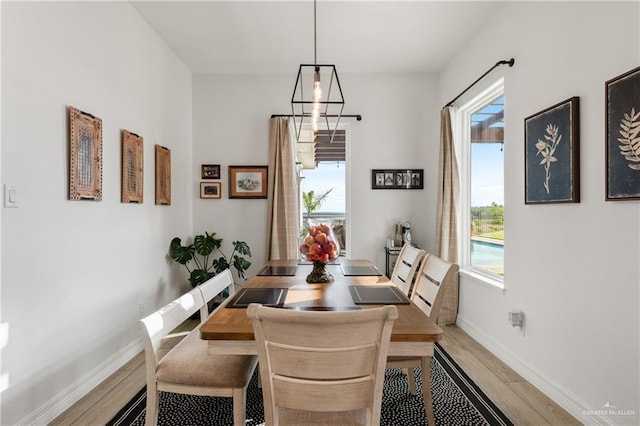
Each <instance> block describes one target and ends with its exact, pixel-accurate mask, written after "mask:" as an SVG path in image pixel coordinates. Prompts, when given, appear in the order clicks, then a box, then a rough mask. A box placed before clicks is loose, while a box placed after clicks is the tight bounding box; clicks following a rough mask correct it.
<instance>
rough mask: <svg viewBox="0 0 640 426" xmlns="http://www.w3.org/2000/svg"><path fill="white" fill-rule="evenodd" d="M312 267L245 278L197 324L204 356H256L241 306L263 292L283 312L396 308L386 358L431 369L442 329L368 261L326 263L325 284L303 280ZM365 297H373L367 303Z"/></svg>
mask: <svg viewBox="0 0 640 426" xmlns="http://www.w3.org/2000/svg"><path fill="white" fill-rule="evenodd" d="M312 267H313V264H311V263H308V262H303V261H300V260H298V259H290V260H271V261H269V262H268V263H267V264H266V265H265V267H264V268H263V269H262V270H261V271H260V272H259V273H258V275H255V276H253V277H251V278H250V279H248V280H247V281H246V282H245V283H244V285H243V286H242V288H241V289H240V290H239V291H238V292H237V293H236V294H235V295H232V296H231V297H229V298H228V299H227V300H226V301H225V302H223V303H222V304H221V306H219V307H218V308H217V310H216V311H215V312H214V313H213V314H212V315H211V316H210V317H209V318H208V319H207V320H206V321H205V322H204V323H203V324H202V325H201V326H200V337H201V338H202V339H205V340H207V341H208V346H209V353H211V354H238V355H256V354H257V346H256V343H255V338H254V334H253V326H252V324H251V321H250V320H249V318H248V317H247V313H246V306H247V305H248V302H253V301H260V300H259V299H260V298H261V297H263V296H264V295H265V294H267V295H269V296H270V297H273V300H269V301H270V302H273V305H272V306H276V307H280V308H283V309H297V310H314V311H318V310H320V311H344V310H352V309H366V308H369V307H375V306H380V305H383V304H395V305H396V307H397V309H398V319H397V320H396V321H395V322H394V324H393V329H392V332H391V342H390V345H389V352H388V355H389V356H406V357H413V358H421V359H422V360H423V362H422V368H423V369H424V368H427V369H428V368H430V367H429V362H430V359H431V357H433V353H434V343H435V342H437V341H440V340H441V339H442V329H441V328H440V327H438V325H437V324H436V323H435V322H434V321H433V320H431V318H429V316H427V315H426V314H425V313H424V312H423V311H422V310H421V309H420V308H419V307H418V306H417V305H415V304H414V303H413V302H412V301H411V300H409V299H408V298H406V297H403V295H402V294H401V292H399V291H397V290H399V289H398V288H397V287H395V286H394V285H393V283H392V281H391V280H390V279H389V278H388V277H387V276H385V275H384V274H382V273H380V272H379V271H378V269H377V268H376V267H375V265H374V264H373V263H372V262H371V261H369V260H366V259H344V258H339V261H338V262H332V263H329V264H327V269H328V271H329V272H330V273H331V275H332V276H333V282H330V283H326V284H310V283H307V282H306V277H307V275H308V274H309V273H310V272H311V270H312ZM349 269H351V270H349ZM345 271H347V272H346V273H345ZM251 289H262V290H251ZM390 290H393V291H390ZM371 291H373V293H371ZM376 291H377V293H376ZM383 291H385V292H388V293H389V294H387V293H382V292H383ZM252 292H253V293H256V294H257V295H258V298H257V299H255V300H253V299H251V296H250V295H251V294H252ZM398 293H400V294H398ZM367 294H371V295H372V297H370V298H369V299H367V297H368V296H367ZM238 296H240V297H238ZM360 296H362V297H360ZM243 299H244V300H243ZM386 299H389V300H386ZM265 300H266V299H265ZM240 302H242V303H240ZM264 304H266V305H268V303H264ZM423 377H425V376H424V375H423ZM426 377H427V378H428V374H427V376H426ZM423 395H424V398H425V406H426V407H427V408H426V411H427V418H428V423H429V424H430V425H431V424H434V421H433V408H432V404H431V392H430V391H429V390H428V389H424V386H423ZM427 399H428V400H427Z"/></svg>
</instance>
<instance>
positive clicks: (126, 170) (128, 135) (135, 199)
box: [121, 130, 144, 204]
mask: <svg viewBox="0 0 640 426" xmlns="http://www.w3.org/2000/svg"><path fill="white" fill-rule="evenodd" d="M143 154H144V153H143V149H142V137H141V136H138V135H136V134H135V133H133V132H130V131H128V130H122V152H121V157H122V158H121V162H122V164H121V169H122V194H121V202H123V203H138V204H142V197H143V191H142V189H143V179H144V174H143V172H144V170H143V165H144V162H143Z"/></svg>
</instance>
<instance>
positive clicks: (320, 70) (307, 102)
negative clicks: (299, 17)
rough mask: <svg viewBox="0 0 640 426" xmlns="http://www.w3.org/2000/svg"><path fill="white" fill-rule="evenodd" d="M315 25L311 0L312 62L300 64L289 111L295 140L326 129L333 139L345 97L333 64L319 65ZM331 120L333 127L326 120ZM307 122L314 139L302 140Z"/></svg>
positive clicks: (314, 10)
mask: <svg viewBox="0 0 640 426" xmlns="http://www.w3.org/2000/svg"><path fill="white" fill-rule="evenodd" d="M317 54H318V45H317V28H316V0H313V64H301V65H300V67H299V69H298V77H297V78H296V85H295V87H294V89H293V95H292V96H291V112H292V115H293V123H294V127H295V133H296V140H297V141H298V142H313V141H315V137H316V135H317V134H318V132H319V131H320V130H326V131H327V132H328V134H329V141H330V142H333V137H334V136H335V133H336V130H337V128H338V123H339V122H340V117H341V116H342V109H343V108H344V97H343V96H342V88H341V87H340V80H339V79H338V73H337V71H336V66H335V65H332V64H318V57H317ZM330 119H331V121H332V122H333V123H334V125H333V127H332V126H331V123H329V120H330ZM304 123H309V125H310V127H311V129H312V130H313V140H312V141H309V140H306V141H305V140H304V139H305V138H304V137H303V138H302V139H303V140H301V138H300V135H301V133H303V132H302V130H303V129H302V128H303V124H304Z"/></svg>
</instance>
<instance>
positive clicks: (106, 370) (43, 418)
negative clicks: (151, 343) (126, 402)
mask: <svg viewBox="0 0 640 426" xmlns="http://www.w3.org/2000/svg"><path fill="white" fill-rule="evenodd" d="M142 349H143V348H142V342H141V341H140V340H136V341H135V342H132V343H131V344H129V345H128V346H126V347H124V348H122V349H121V350H120V351H118V352H117V353H116V354H114V355H113V356H111V357H110V358H109V359H107V360H106V361H104V362H103V363H102V364H100V365H98V366H97V367H96V368H94V369H93V370H92V371H90V372H89V373H88V374H86V375H85V376H84V377H82V378H80V379H79V380H78V381H76V382H75V383H73V384H71V385H70V386H68V387H67V388H66V389H65V390H63V391H62V392H60V393H59V394H58V395H56V396H54V397H53V398H51V399H50V400H49V401H48V402H46V403H45V404H43V405H42V406H41V407H39V408H38V409H36V410H34V411H33V412H32V413H30V414H29V415H28V416H26V417H24V418H23V419H22V420H20V421H19V422H18V424H21V425H45V424H49V423H51V422H52V421H53V420H55V418H56V417H58V416H59V415H60V414H62V413H64V412H65V411H66V410H68V409H69V408H70V407H71V406H72V405H73V404H75V403H76V402H78V401H79V400H80V399H81V398H83V397H84V396H85V395H87V394H88V393H89V392H90V391H91V390H93V389H94V388H95V387H96V386H98V385H99V384H100V383H102V382H104V381H105V380H106V379H108V378H109V376H111V375H112V374H113V373H115V372H116V371H117V370H118V369H119V368H121V367H122V366H123V365H125V364H126V363H127V362H129V361H131V359H132V358H133V357H135V356H136V355H137V354H138V353H139V352H140V351H142Z"/></svg>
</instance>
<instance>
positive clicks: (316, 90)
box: [313, 80, 322, 102]
mask: <svg viewBox="0 0 640 426" xmlns="http://www.w3.org/2000/svg"><path fill="white" fill-rule="evenodd" d="M321 99H322V86H320V80H316V81H314V82H313V101H314V102H319V101H320V100H321Z"/></svg>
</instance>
